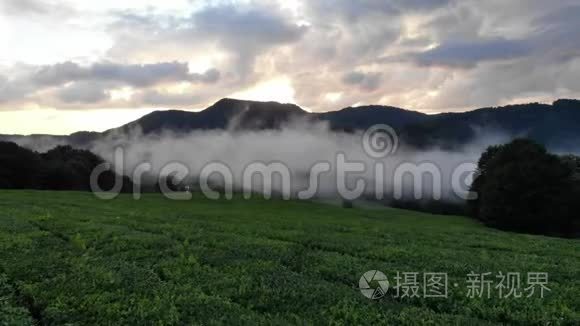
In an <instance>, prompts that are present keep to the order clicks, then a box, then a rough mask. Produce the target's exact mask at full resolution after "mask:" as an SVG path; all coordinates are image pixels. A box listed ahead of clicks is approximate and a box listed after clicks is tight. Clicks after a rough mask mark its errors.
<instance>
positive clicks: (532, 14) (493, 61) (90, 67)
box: [0, 0, 580, 134]
mask: <svg viewBox="0 0 580 326" xmlns="http://www.w3.org/2000/svg"><path fill="white" fill-rule="evenodd" d="M579 17H580V2H579V1H578V0H553V1H545V0H509V1H508V0H357V1H353V0H230V1H220V0H163V1H154V0H131V1H119V0H98V1H92V0H75V1H73V0H0V44H2V47H1V49H2V50H0V133H4V134H6V133H22V134H29V133H51V134H68V133H71V132H74V131H78V130H97V131H101V130H105V129H108V128H112V127H116V126H118V125H121V124H123V123H126V122H128V121H131V120H134V119H136V118H138V117H139V116H141V115H143V114H146V113H148V112H151V111H152V110H154V109H169V108H179V109H189V110H199V109H202V108H205V107H207V106H208V105H210V104H212V103H213V102H215V101H217V100H219V99H220V98H223V97H235V98H243V99H253V100H275V101H280V102H293V103H297V104H298V105H300V106H302V107H304V108H307V109H309V110H311V111H328V110H335V109H339V108H343V107H347V106H351V105H364V104H385V105H393V106H399V107H404V108H409V109H415V110H420V111H423V112H427V113H434V112H444V111H459V110H466V109H473V108H477V107H484V106H494V105H503V104H508V103H517V102H530V101H540V102H551V101H552V100H554V99H556V98H560V97H567V98H578V97H580V81H579V80H578V79H579V77H580V37H578V31H580V18H579Z"/></svg>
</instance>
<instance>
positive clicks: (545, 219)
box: [469, 139, 579, 234]
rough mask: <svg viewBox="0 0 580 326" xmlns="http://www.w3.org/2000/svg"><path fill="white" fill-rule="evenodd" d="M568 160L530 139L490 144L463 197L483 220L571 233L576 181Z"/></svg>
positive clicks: (514, 227) (522, 228)
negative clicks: (468, 193)
mask: <svg viewBox="0 0 580 326" xmlns="http://www.w3.org/2000/svg"><path fill="white" fill-rule="evenodd" d="M574 173H575V172H574V170H573V169H572V168H571V164H570V162H565V160H563V159H561V158H559V157H558V156H556V155H553V154H550V153H548V152H547V151H546V149H545V148H544V147H543V146H542V145H539V144H537V143H535V142H533V141H530V140H525V139H517V140H514V141H513V142H511V143H509V144H506V145H501V146H492V147H490V148H488V149H487V151H485V152H484V153H483V154H482V156H481V158H480V160H479V163H478V171H477V176H476V178H475V180H474V182H473V184H472V191H475V192H477V193H478V198H477V199H476V200H472V201H470V202H469V206H470V208H471V212H472V213H473V215H474V216H475V217H476V218H477V219H479V220H481V221H482V222H484V223H485V224H487V225H490V226H494V227H498V228H502V229H507V230H514V231H522V232H530V233H542V234H571V233H574V232H575V228H577V222H578V217H577V215H576V213H577V212H578V210H577V209H578V207H579V206H578V203H577V198H576V196H577V194H578V193H577V189H578V186H577V181H576V180H575V178H574Z"/></svg>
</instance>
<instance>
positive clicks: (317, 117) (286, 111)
mask: <svg viewBox="0 0 580 326" xmlns="http://www.w3.org/2000/svg"><path fill="white" fill-rule="evenodd" d="M293 119H302V120H304V121H313V122H315V121H323V122H327V123H328V124H329V126H330V128H331V129H332V130H335V131H344V132H354V131H357V130H364V129H366V128H369V127H370V126H372V125H375V124H388V125H390V126H391V127H393V128H394V129H395V130H396V131H397V132H398V133H399V135H400V137H401V139H402V140H403V141H404V142H405V143H407V144H409V145H412V146H414V147H430V146H438V147H448V148H454V147H458V146H461V145H463V144H466V143H468V142H470V141H472V140H473V139H474V138H476V137H477V130H478V129H488V130H494V131H497V132H503V133H506V134H508V135H511V136H513V137H516V136H521V135H523V136H527V137H529V138H532V139H534V140H536V141H538V142H541V143H543V144H545V145H547V146H551V147H559V148H568V147H575V146H578V145H576V144H575V141H574V139H580V100H574V99H559V100H556V101H554V102H553V103H552V104H541V103H528V104H515V105H508V106H503V107H485V108H480V109H475V110H472V111H465V112H446V113H438V114H433V115H428V114H425V113H422V112H418V111H413V110H407V109H403V108H398V107H392V106H383V105H367V106H358V107H347V108H343V109H341V110H337V111H329V112H323V113H311V112H308V111H305V110H304V109H302V108H300V107H299V106H298V105H296V104H291V103H278V102H273V101H270V102H260V101H247V100H237V99H231V98H224V99H221V100H219V101H217V102H216V103H214V104H213V105H211V106H209V107H208V108H206V109H205V110H202V111H198V112H192V111H184V110H158V111H154V112H151V113H149V114H147V115H145V116H143V117H141V118H139V119H137V120H135V121H132V122H130V123H128V124H125V125H123V126H120V127H118V128H112V129H109V130H107V131H104V132H102V133H98V132H76V133H73V134H70V135H68V136H50V135H30V136H21V135H0V138H2V139H7V138H8V139H23V138H27V137H28V138H35V137H36V138H47V137H52V138H54V139H57V140H59V141H63V142H69V143H72V144H73V145H79V146H83V145H86V144H88V143H90V142H92V141H94V140H96V139H99V138H100V137H104V136H108V135H119V134H120V135H122V134H127V133H129V132H131V131H132V130H133V129H135V128H139V129H140V130H141V132H142V133H143V134H145V135H148V134H157V133H162V132H164V131H170V132H174V133H188V132H192V131H196V130H214V129H230V130H231V129H234V130H264V129H279V128H281V127H283V126H284V124H286V123H288V122H289V121H291V120H293Z"/></svg>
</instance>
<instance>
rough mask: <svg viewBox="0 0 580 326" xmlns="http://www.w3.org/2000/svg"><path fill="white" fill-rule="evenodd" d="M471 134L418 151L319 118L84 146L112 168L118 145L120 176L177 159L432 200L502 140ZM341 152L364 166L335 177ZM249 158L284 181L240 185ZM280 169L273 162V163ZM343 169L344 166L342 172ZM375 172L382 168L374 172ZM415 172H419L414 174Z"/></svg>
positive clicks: (327, 191)
mask: <svg viewBox="0 0 580 326" xmlns="http://www.w3.org/2000/svg"><path fill="white" fill-rule="evenodd" d="M375 136H376V135H375ZM477 139H478V141H477V142H474V143H471V144H469V145H467V146H464V147H463V148H462V149H460V150H456V151H444V150H440V149H437V148H433V149H430V150H426V151H417V150H413V149H410V148H409V147H406V146H405V145H404V144H398V147H397V146H396V145H397V143H396V142H395V140H394V138H393V137H392V135H391V137H388V138H387V139H381V138H380V137H379V138H376V139H375V138H372V139H370V140H369V139H366V140H363V132H359V133H355V134H352V133H342V132H333V131H330V130H329V128H328V125H327V124H325V123H312V122H308V123H305V122H293V123H289V124H288V125H286V126H285V127H284V128H282V129H281V130H263V131H236V129H235V128H230V129H229V130H213V131H195V132H192V133H189V134H173V133H165V134H162V135H152V136H149V135H147V136H145V135H142V134H141V133H140V132H139V131H138V130H134V131H133V132H131V133H130V134H128V135H110V136H108V137H106V138H104V139H101V140H99V141H97V142H95V143H93V144H92V145H91V146H90V147H89V148H88V149H89V150H91V151H93V152H94V153H96V154H98V155H100V156H101V157H103V158H104V159H106V160H107V161H109V162H112V163H113V164H115V165H117V166H119V165H120V164H119V162H118V161H117V162H115V159H114V153H115V149H118V148H122V149H123V163H122V166H123V173H124V174H125V175H128V176H133V173H134V171H135V168H136V167H137V166H139V165H140V164H142V163H150V164H151V172H152V173H153V174H154V175H159V174H160V172H161V174H167V173H168V171H167V170H166V171H164V170H163V168H164V167H166V166H167V164H169V163H179V164H181V165H182V166H185V167H187V170H188V176H189V177H190V178H191V180H197V178H198V176H199V174H200V172H201V171H202V170H203V169H204V167H206V166H207V165H208V164H210V163H215V162H219V163H221V164H220V166H222V167H223V166H224V165H225V166H227V167H228V169H229V170H230V171H231V173H232V175H233V186H234V188H236V189H241V188H248V187H253V188H252V189H253V190H254V191H261V190H262V186H263V185H266V186H270V184H271V186H272V188H273V190H274V192H281V191H282V190H284V189H285V188H284V187H283V186H286V185H287V184H288V181H289V187H290V189H291V193H292V195H294V196H296V195H297V194H298V192H300V191H303V190H306V189H308V188H309V186H312V185H314V184H315V183H317V184H318V187H317V188H316V189H311V190H315V191H316V196H317V197H330V198H335V197H344V195H343V194H340V195H339V192H338V188H339V187H340V180H341V179H346V180H347V181H346V184H347V185H348V186H347V189H350V190H352V189H355V185H356V183H357V182H358V183H360V181H357V180H363V181H364V193H365V195H366V196H370V197H373V198H375V197H377V196H378V198H379V199H381V198H382V197H383V196H382V195H381V193H383V192H384V194H385V195H384V197H387V198H388V197H389V196H391V195H393V194H395V195H396V194H397V193H398V194H399V195H401V194H402V195H404V196H411V195H413V194H415V193H414V192H415V191H417V192H418V193H417V194H415V195H417V196H422V197H420V198H423V199H438V198H437V197H438V190H437V189H438V188H439V187H440V189H441V197H442V198H443V199H447V200H458V199H460V198H462V197H464V196H465V195H466V192H467V190H468V186H469V183H470V180H471V179H470V173H469V171H473V169H474V167H475V165H476V164H477V160H478V159H479V156H480V155H481V153H482V152H483V151H484V150H485V148H486V147H487V146H489V145H492V144H500V143H504V142H506V141H509V137H508V136H506V135H501V134H500V133H496V132H479V137H478V138H477ZM15 140H16V141H17V142H18V143H20V144H21V145H23V146H26V147H29V148H32V149H34V150H38V151H46V150H47V149H49V148H51V147H53V146H55V145H61V144H64V143H65V141H63V140H58V141H57V142H56V143H55V142H52V143H51V141H50V138H44V139H40V141H38V139H37V140H36V141H31V140H30V139H29V138H22V139H15ZM364 141H366V142H367V143H369V142H370V141H378V142H377V143H373V144H371V145H375V146H378V147H379V148H380V147H381V146H384V145H385V144H386V145H389V146H391V150H390V151H389V152H388V153H386V154H387V155H386V156H385V157H380V158H378V159H376V158H374V157H372V156H371V155H369V154H367V151H368V150H367V151H365V149H364V146H363V142H364ZM381 141H386V142H387V143H384V142H383V143H381ZM395 147H396V148H395ZM395 149H396V150H395ZM340 154H343V157H344V160H345V162H346V165H348V164H349V163H355V162H360V163H363V164H364V167H365V168H364V171H363V172H360V171H359V172H356V173H346V176H345V177H342V176H341V174H340V173H337V172H338V171H337V170H339V169H340V168H337V167H338V166H343V167H345V164H340V163H339V162H338V161H337V160H338V157H339V155H340ZM371 154H372V153H371ZM255 162H262V163H265V164H269V163H273V162H275V163H282V164H283V165H284V166H285V167H287V169H288V171H289V172H290V174H289V175H290V179H289V180H286V181H284V182H283V181H282V180H281V178H279V177H278V175H276V177H274V178H271V179H272V180H268V178H266V180H265V181H263V180H261V178H259V177H256V176H255V177H254V178H252V183H251V184H250V185H248V184H247V182H246V183H244V171H245V170H246V168H248V167H249V166H250V167H251V166H252V165H251V164H252V163H255ZM323 162H327V163H329V164H330V167H331V171H330V172H324V173H322V172H321V173H319V175H318V174H316V172H313V170H312V167H313V166H315V165H316V164H318V165H319V166H324V164H323V165H320V164H319V163H323ZM222 164H223V165H222ZM421 164H422V165H421ZM173 166H175V164H173ZM255 166H256V165H253V167H255ZM280 167H281V165H280V164H277V168H278V169H279V168H280ZM350 169H351V168H349V167H348V166H346V169H345V170H347V171H348V170H350ZM377 169H378V170H379V171H383V172H377ZM321 171H324V169H322V170H321ZM206 172H207V171H206ZM246 172H248V171H246ZM319 172H320V171H319ZM414 172H417V173H418V174H416V175H415V176H414V177H413V176H412V173H414ZM421 173H426V174H425V175H421ZM381 174H382V175H381ZM317 176H319V178H317ZM439 178H440V181H438V179H439ZM210 180H211V181H213V182H215V183H217V184H223V177H221V176H220V175H219V174H217V173H214V174H212V175H211V177H210ZM337 180H338V182H337ZM377 180H383V181H382V184H381V182H378V183H377ZM420 182H423V183H422V184H421V183H420ZM433 183H435V187H434V186H433ZM439 185H440V186H439ZM377 186H378V190H377Z"/></svg>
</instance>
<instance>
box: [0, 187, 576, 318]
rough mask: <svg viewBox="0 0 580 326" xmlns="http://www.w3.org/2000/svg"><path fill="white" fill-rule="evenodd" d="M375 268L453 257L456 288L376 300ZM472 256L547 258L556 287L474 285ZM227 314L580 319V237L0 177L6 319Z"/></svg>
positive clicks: (527, 268) (510, 268)
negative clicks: (482, 293) (370, 280)
mask: <svg viewBox="0 0 580 326" xmlns="http://www.w3.org/2000/svg"><path fill="white" fill-rule="evenodd" d="M368 270H381V271H383V272H385V274H387V276H388V277H389V278H390V277H391V276H393V275H394V274H395V273H396V272H397V271H399V272H418V273H424V272H446V273H448V277H449V280H448V281H449V284H450V286H449V295H448V296H449V297H448V298H424V297H419V298H394V297H393V294H392V292H389V293H388V294H387V295H386V296H385V297H384V298H382V299H380V300H370V299H367V298H365V297H364V296H363V295H362V294H361V292H360V291H359V289H358V285H359V283H358V282H359V278H360V277H361V275H362V274H363V273H364V272H366V271H368ZM472 271H474V272H477V273H484V272H491V273H493V275H495V274H496V273H497V272H499V271H503V272H504V273H505V272H519V273H521V274H522V275H524V274H525V273H527V272H547V273H549V284H548V287H549V288H550V289H551V291H550V292H547V293H546V295H545V297H544V298H543V299H542V298H540V297H539V296H538V295H536V296H533V297H532V298H525V297H523V298H510V299H499V298H498V295H497V291H496V290H494V289H492V298H491V299H488V298H485V297H483V298H469V297H467V292H468V288H467V284H466V275H467V274H469V273H470V272H472ZM455 283H457V284H458V286H456V287H455V286H453V285H451V284H455ZM226 323H227V324H234V325H236V324H248V325H261V324H276V325H284V324H306V325H326V324H335V325H344V324H347V325H354V324H395V325H400V324H409V325H414V324H421V323H424V324H445V325H449V324H461V325H463V324H465V325H474V324H501V323H505V324H521V325H528V324H544V325H545V324H570V325H574V324H576V325H577V324H578V323H580V241H578V240H566V239H557V238H548V237H542V236H531V235H519V234H513V233H506V232H501V231H496V230H492V229H488V228H485V227H483V226H481V225H479V224H477V223H476V222H474V221H472V220H470V219H467V218H462V217H443V216H433V215H427V214H421V213H416V212H409V211H402V210H396V209H388V208H384V209H383V208H381V209H376V208H375V209H361V208H354V209H344V208H341V207H339V206H331V205H325V204H320V203H312V202H298V201H290V202H284V201H277V200H272V201H266V200H258V199H254V200H250V201H245V200H242V199H236V200H233V201H211V200H206V199H202V198H195V199H194V200H192V201H181V202H178V201H169V200H166V199H164V198H162V197H161V196H160V195H145V196H144V197H143V198H142V199H141V200H140V201H134V200H132V199H131V198H130V197H129V196H127V197H120V198H119V199H116V200H113V201H100V200H97V199H96V198H94V196H93V195H91V194H89V193H74V192H34V191H1V192H0V325H26V324H38V325H64V324H67V325H213V324H216V325H218V324H226Z"/></svg>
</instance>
